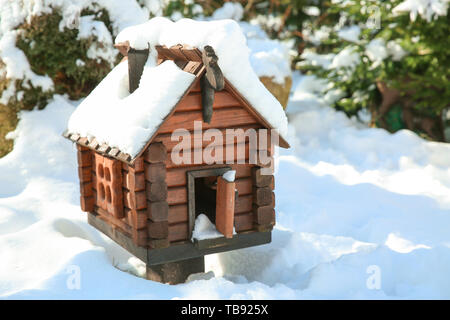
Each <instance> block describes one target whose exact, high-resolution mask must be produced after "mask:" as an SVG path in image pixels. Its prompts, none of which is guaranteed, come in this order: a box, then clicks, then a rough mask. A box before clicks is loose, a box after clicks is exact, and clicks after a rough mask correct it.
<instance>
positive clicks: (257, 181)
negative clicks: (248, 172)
mask: <svg viewBox="0 0 450 320" xmlns="http://www.w3.org/2000/svg"><path fill="white" fill-rule="evenodd" d="M252 179H253V183H254V185H255V186H256V187H268V186H270V184H271V183H272V181H273V176H272V175H266V174H264V170H263V169H262V168H261V167H253V169H252Z"/></svg>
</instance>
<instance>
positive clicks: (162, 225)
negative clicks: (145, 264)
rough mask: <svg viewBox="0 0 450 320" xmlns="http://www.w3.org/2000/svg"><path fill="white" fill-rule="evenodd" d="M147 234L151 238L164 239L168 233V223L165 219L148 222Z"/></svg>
mask: <svg viewBox="0 0 450 320" xmlns="http://www.w3.org/2000/svg"><path fill="white" fill-rule="evenodd" d="M148 235H149V237H150V238H152V239H165V238H167V237H168V235H169V223H168V222H167V221H158V222H149V223H148Z"/></svg>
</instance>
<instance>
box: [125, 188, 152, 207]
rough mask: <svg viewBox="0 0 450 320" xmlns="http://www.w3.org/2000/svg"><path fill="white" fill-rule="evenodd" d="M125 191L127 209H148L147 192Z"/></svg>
mask: <svg viewBox="0 0 450 320" xmlns="http://www.w3.org/2000/svg"><path fill="white" fill-rule="evenodd" d="M122 190H123V195H124V197H123V200H124V205H125V207H127V208H129V209H132V210H133V209H135V210H141V209H146V208H147V196H146V194H145V191H137V192H129V191H128V190H126V189H122Z"/></svg>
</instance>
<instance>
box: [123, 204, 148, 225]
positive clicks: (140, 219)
mask: <svg viewBox="0 0 450 320" xmlns="http://www.w3.org/2000/svg"><path fill="white" fill-rule="evenodd" d="M124 212H125V222H126V223H127V224H128V225H130V226H131V227H132V228H134V229H143V228H146V227H147V210H145V209H142V210H130V209H128V208H125V209H124Z"/></svg>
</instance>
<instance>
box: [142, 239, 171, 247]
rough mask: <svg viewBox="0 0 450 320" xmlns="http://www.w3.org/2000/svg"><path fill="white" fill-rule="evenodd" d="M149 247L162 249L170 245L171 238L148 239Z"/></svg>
mask: <svg viewBox="0 0 450 320" xmlns="http://www.w3.org/2000/svg"><path fill="white" fill-rule="evenodd" d="M147 243H148V246H149V249H162V248H167V247H168V246H170V242H169V239H167V238H166V239H148V240H147Z"/></svg>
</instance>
